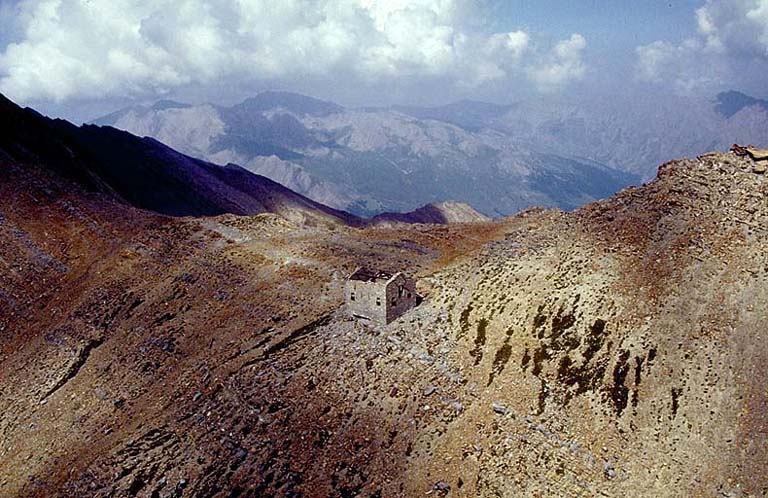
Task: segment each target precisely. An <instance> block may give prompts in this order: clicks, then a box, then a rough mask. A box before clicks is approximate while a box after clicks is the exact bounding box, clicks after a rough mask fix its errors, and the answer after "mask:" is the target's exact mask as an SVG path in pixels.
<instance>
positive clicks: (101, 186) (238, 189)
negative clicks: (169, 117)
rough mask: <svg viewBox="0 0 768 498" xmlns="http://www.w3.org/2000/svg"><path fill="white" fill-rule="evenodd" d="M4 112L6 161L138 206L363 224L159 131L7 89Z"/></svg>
mask: <svg viewBox="0 0 768 498" xmlns="http://www.w3.org/2000/svg"><path fill="white" fill-rule="evenodd" d="M176 109H177V107H176V106H174V108H173V110H176ZM0 116H2V118H3V120H2V125H0V152H2V153H3V154H4V155H5V157H6V158H7V159H6V160H5V161H4V162H6V163H7V162H10V163H11V164H15V163H18V164H22V165H29V166H31V167H38V168H41V169H42V170H44V171H48V172H51V173H54V174H59V175H62V176H63V177H64V178H67V179H69V180H73V181H75V182H76V183H77V184H79V185H80V186H81V187H83V188H85V189H86V190H90V191H94V192H99V193H101V194H103V195H106V196H107V197H112V198H114V199H117V200H119V201H121V202H125V203H127V204H129V205H131V206H133V207H137V208H142V209H148V210H152V211H155V212H157V213H161V214H166V215H172V216H205V215H217V214H224V213H232V214H240V215H248V214H257V213H265V212H268V213H275V214H280V215H282V216H284V217H286V218H288V219H291V220H293V221H315V222H321V221H322V222H331V223H347V224H360V223H362V220H360V219H358V218H356V217H355V216H352V215H350V214H348V213H346V212H343V211H338V210H335V209H332V208H328V207H326V206H324V205H322V204H320V203H317V202H315V201H312V200H310V199H307V198H305V197H303V196H301V195H299V194H296V193H295V192H293V191H291V190H290V189H288V188H286V187H284V186H282V185H280V184H278V183H276V182H274V181H273V180H270V179H268V178H266V177H263V176H259V175H256V174H253V173H250V172H248V171H246V170H244V169H242V168H241V167H239V166H236V165H233V164H228V165H226V166H218V165H214V164H211V163H207V162H205V161H202V160H199V159H193V158H191V157H188V156H185V155H183V154H181V153H179V152H176V151H175V150H173V149H171V148H169V147H168V146H166V145H163V144H162V143H160V142H158V141H157V140H155V139H152V138H138V137H135V136H133V135H131V134H130V133H127V132H124V131H120V130H117V129H114V128H110V127H99V126H95V125H84V126H81V127H76V126H74V125H72V124H70V123H68V122H66V121H62V120H51V119H48V118H46V117H44V116H42V115H40V114H38V113H36V112H35V111H33V110H30V109H22V108H20V107H18V106H16V105H15V104H14V103H13V102H11V101H9V100H7V99H6V98H5V97H3V96H1V95H0ZM8 166H10V165H8V164H6V167H8Z"/></svg>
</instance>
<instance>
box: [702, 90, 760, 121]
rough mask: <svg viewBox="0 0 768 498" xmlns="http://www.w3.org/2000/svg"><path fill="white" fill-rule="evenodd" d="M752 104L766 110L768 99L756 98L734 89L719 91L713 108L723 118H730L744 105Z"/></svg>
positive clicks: (749, 105)
mask: <svg viewBox="0 0 768 498" xmlns="http://www.w3.org/2000/svg"><path fill="white" fill-rule="evenodd" d="M754 105H757V106H759V107H761V108H763V109H764V110H766V111H768V100H761V99H756V98H754V97H750V96H749V95H747V94H745V93H742V92H739V91H736V90H729V91H727V92H720V93H718V94H717V97H716V100H715V110H716V111H717V112H718V113H719V114H720V115H722V116H723V117H725V118H730V117H731V116H733V115H734V114H736V113H737V112H739V111H741V110H742V109H744V108H745V107H751V106H754Z"/></svg>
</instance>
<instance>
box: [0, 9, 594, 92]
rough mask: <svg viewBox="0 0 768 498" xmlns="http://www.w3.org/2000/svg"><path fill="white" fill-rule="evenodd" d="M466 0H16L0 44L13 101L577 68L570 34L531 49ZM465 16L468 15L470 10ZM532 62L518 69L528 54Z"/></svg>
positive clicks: (541, 74) (469, 82)
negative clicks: (14, 36) (11, 31)
mask: <svg viewBox="0 0 768 498" xmlns="http://www.w3.org/2000/svg"><path fill="white" fill-rule="evenodd" d="M477 5H478V3H477V2H474V1H471V0H240V1H233V0H88V1H85V0H23V2H22V5H21V11H22V15H20V16H19V19H18V23H19V24H20V26H21V33H22V35H21V38H20V41H18V42H16V43H12V44H10V45H8V46H7V47H6V49H5V51H4V52H3V53H2V54H0V92H3V93H6V94H8V95H9V96H10V97H12V98H15V99H19V100H22V101H24V100H35V99H43V100H55V101H63V100H67V99H70V98H81V97H84V98H102V97H125V96H128V97H136V96H143V95H155V94H158V93H163V92H167V91H171V90H173V89H174V88H177V87H182V86H184V85H192V84H199V85H206V84H209V83H218V84H221V82H222V81H233V82H249V81H281V80H290V79H294V80H295V79H302V78H322V77H329V78H331V77H339V78H345V79H349V80H359V81H360V82H363V83H365V82H371V81H374V82H377V83H379V82H381V81H382V80H384V81H386V80H387V79H397V78H403V77H405V78H417V79H418V78H441V79H444V80H446V81H448V82H450V83H451V84H454V85H456V86H457V87H475V86H477V85H481V84H483V83H485V82H488V81H492V80H499V79H503V78H508V77H510V76H514V75H519V74H523V73H525V72H526V71H528V73H529V75H530V77H531V78H532V79H533V80H534V81H535V82H536V83H537V84H539V85H541V86H546V87H557V86H561V85H563V84H565V83H566V82H568V81H570V80H572V79H575V78H578V77H580V76H581V75H582V74H583V72H584V66H583V63H582V61H581V53H582V51H583V49H584V46H585V45H586V42H585V40H584V38H583V37H581V35H574V36H573V37H571V38H570V39H568V40H564V41H562V42H560V43H558V44H557V46H555V47H554V49H553V50H552V52H551V54H548V55H546V56H545V61H543V62H542V61H538V62H537V61H536V60H535V57H536V55H535V51H533V50H532V48H531V47H530V34H529V33H528V32H524V31H511V32H487V31H483V30H482V29H480V28H478V27H477V22H473V19H474V18H473V15H474V14H476V13H477V12H476V11H477V9H478V8H479V7H477ZM474 20H476V19H474ZM534 64H535V65H536V67H535V69H533V70H526V68H528V67H531V65H534Z"/></svg>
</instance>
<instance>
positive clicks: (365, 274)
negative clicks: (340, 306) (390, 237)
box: [345, 268, 417, 324]
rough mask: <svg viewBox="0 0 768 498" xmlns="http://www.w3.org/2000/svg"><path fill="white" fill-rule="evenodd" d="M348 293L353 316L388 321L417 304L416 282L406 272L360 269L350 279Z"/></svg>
mask: <svg viewBox="0 0 768 498" xmlns="http://www.w3.org/2000/svg"><path fill="white" fill-rule="evenodd" d="M345 294H346V301H347V310H348V311H349V313H350V314H351V315H352V316H354V317H358V318H366V319H368V320H372V321H374V322H377V323H382V324H387V323H389V322H391V321H392V320H394V319H395V318H397V317H399V316H400V315H402V314H403V313H405V312H406V311H408V310H409V309H411V308H413V307H414V306H416V299H417V295H416V281H415V280H414V279H412V278H409V277H407V276H405V274H403V273H402V272H398V273H394V274H392V273H388V272H383V271H372V270H368V269H364V268H358V269H357V270H355V271H354V273H352V275H350V276H349V279H347V285H346V289H345Z"/></svg>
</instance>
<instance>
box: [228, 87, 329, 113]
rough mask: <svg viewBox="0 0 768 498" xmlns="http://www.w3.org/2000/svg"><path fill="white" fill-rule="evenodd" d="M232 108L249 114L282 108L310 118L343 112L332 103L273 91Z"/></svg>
mask: <svg viewBox="0 0 768 498" xmlns="http://www.w3.org/2000/svg"><path fill="white" fill-rule="evenodd" d="M234 108H236V109H240V110H244V111H249V112H263V111H269V110H272V109H278V108H284V109H287V110H289V111H291V112H295V113H297V114H304V115H311V116H327V115H329V114H334V113H337V112H341V111H343V110H344V108H343V107H342V106H340V105H338V104H336V103H333V102H329V101H326V100H320V99H316V98H314V97H307V96H306V95H301V94H298V93H291V92H284V91H274V90H268V91H265V92H261V93H259V94H257V95H256V96H255V97H250V98H247V99H245V100H244V101H243V102H242V103H240V104H238V105H236V106H234Z"/></svg>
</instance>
